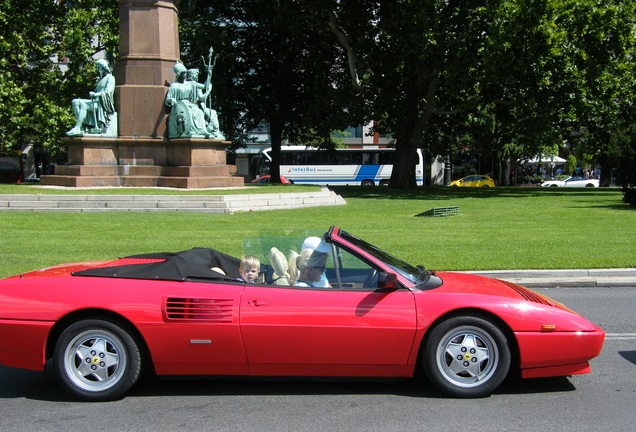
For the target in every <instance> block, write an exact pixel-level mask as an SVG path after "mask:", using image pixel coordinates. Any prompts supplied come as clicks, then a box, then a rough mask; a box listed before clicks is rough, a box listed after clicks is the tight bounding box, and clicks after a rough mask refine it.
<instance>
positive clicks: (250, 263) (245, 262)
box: [239, 255, 261, 272]
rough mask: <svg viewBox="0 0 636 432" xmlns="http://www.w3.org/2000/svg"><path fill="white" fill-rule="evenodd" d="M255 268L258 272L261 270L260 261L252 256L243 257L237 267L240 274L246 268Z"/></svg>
mask: <svg viewBox="0 0 636 432" xmlns="http://www.w3.org/2000/svg"><path fill="white" fill-rule="evenodd" d="M248 267H249V268H256V269H258V270H259V271H260V270H261V260H259V259H258V258H257V257H255V256H254V255H244V256H243V258H241V264H240V265H239V272H242V271H243V270H245V269H246V268H248Z"/></svg>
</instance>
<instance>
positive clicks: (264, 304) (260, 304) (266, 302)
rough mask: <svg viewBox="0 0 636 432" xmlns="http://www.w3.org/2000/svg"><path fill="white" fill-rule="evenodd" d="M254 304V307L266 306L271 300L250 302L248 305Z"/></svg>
mask: <svg viewBox="0 0 636 432" xmlns="http://www.w3.org/2000/svg"><path fill="white" fill-rule="evenodd" d="M250 303H251V304H252V306H266V305H268V304H270V303H271V301H270V300H264V299H255V300H252V301H251V302H248V304H250Z"/></svg>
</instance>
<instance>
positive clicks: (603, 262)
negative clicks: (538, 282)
mask: <svg viewBox="0 0 636 432" xmlns="http://www.w3.org/2000/svg"><path fill="white" fill-rule="evenodd" d="M279 188H283V189H284V190H288V191H291V190H296V191H304V190H309V188H308V187H303V186H291V187H286V186H273V187H272V186H263V187H256V188H253V189H252V188H250V192H251V193H254V191H255V190H256V191H261V190H262V191H264V192H273V191H277V192H278V191H279ZM16 190H17V191H18V192H20V193H24V192H25V191H27V190H32V191H33V193H42V189H40V188H29V189H27V188H23V187H18V188H17V189H16V188H15V187H7V186H1V187H0V193H12V191H13V192H15V191H16ZM334 190H335V191H336V192H337V193H339V194H341V195H342V196H343V197H344V198H345V199H346V201H347V205H346V206H337V207H319V208H309V209H297V210H285V211H279V210H277V211H263V212H245V213H236V214H233V215H212V214H197V213H194V214H193V213H37V212H0V244H1V246H0V276H7V275H10V274H16V273H19V272H22V271H26V270H30V269H36V268H40V267H44V266H49V265H53V264H57V263H61V262H70V261H84V260H94V259H108V258H114V257H118V256H124V255H130V254H138V253H146V252H157V251H179V250H184V249H188V248H190V247H194V246H204V247H212V248H215V249H218V250H220V251H223V252H226V253H229V254H232V255H237V256H240V255H241V254H242V252H243V249H242V241H241V240H242V238H243V237H244V236H257V235H259V233H262V232H268V233H271V232H272V231H275V230H281V229H283V230H306V229H311V230H323V231H324V230H326V229H327V228H328V227H329V226H330V225H337V226H340V227H341V228H343V229H345V230H347V231H349V232H351V233H352V234H355V235H357V236H358V237H361V238H363V239H365V240H367V241H369V242H371V243H373V244H375V245H377V246H379V247H381V248H382V249H385V250H387V251H388V252H390V253H392V254H394V255H396V256H398V257H400V258H403V259H405V260H407V261H409V262H411V263H414V264H424V265H425V266H426V267H427V268H431V269H437V270H491V269H558V268H620V267H636V229H635V228H636V210H634V209H633V208H630V207H629V206H627V205H626V204H624V203H623V202H622V201H621V198H622V194H621V192H620V190H618V189H604V188H601V189H576V190H571V189H541V188H507V187H497V188H490V189H457V188H452V189H451V188H445V187H424V188H419V189H417V190H415V191H399V190H391V189H388V188H360V187H342V188H334ZM100 191H103V192H100V193H113V191H115V193H175V191H172V190H170V191H164V190H161V191H157V190H156V189H146V190H143V191H141V190H140V191H136V190H130V189H126V190H121V189H115V190H113V189H100ZM82 192H83V193H87V192H86V191H82ZM93 192H94V191H92V190H91V191H90V193H93ZM44 193H51V192H49V190H47V192H44ZM73 193H78V192H73ZM176 193H245V191H243V190H236V191H235V190H233V191H220V192H219V191H214V192H209V191H197V192H184V191H176ZM448 206H458V207H459V208H460V214H459V215H457V216H450V217H438V218H427V217H418V216H416V215H418V214H420V213H422V212H424V211H426V210H429V209H431V208H433V207H448Z"/></svg>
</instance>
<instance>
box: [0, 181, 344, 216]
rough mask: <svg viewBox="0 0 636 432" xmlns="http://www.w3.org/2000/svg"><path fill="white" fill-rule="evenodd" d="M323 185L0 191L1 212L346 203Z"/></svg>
mask: <svg viewBox="0 0 636 432" xmlns="http://www.w3.org/2000/svg"><path fill="white" fill-rule="evenodd" d="M345 204H346V202H345V200H344V199H343V198H342V197H341V196H340V195H337V194H336V193H334V192H333V191H330V190H329V189H328V188H326V187H323V188H321V190H320V191H315V192H297V193H263V194H236V195H124V194H122V195H90V194H86V195H61V194H60V195H57V194H50V195H48V194H47V195H27V194H0V212H3V211H34V212H36V211H50V212H122V211H129V212H171V211H172V212H201V213H219V214H223V213H236V212H249V211H261V210H282V209H294V208H305V207H322V206H332V205H345Z"/></svg>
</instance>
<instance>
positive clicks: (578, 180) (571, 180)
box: [541, 177, 599, 187]
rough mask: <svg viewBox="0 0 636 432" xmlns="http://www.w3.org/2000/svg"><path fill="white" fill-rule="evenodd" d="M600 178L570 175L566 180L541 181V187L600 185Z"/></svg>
mask: <svg viewBox="0 0 636 432" xmlns="http://www.w3.org/2000/svg"><path fill="white" fill-rule="evenodd" d="M598 186H599V180H598V179H586V178H585V177H568V178H566V179H564V180H548V181H546V182H543V183H541V187H598Z"/></svg>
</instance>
